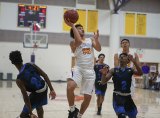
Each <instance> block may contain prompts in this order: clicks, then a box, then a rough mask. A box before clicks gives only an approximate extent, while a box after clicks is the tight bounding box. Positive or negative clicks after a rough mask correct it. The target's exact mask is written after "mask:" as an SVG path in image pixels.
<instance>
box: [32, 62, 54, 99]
mask: <svg viewBox="0 0 160 118" xmlns="http://www.w3.org/2000/svg"><path fill="white" fill-rule="evenodd" d="M33 66H34V67H35V68H36V70H37V72H38V73H39V74H40V75H41V76H42V77H43V78H44V80H45V81H46V82H47V85H48V86H49V89H50V94H49V97H51V99H55V97H56V92H55V91H54V89H53V86H52V84H51V81H50V80H49V78H48V75H47V74H46V73H45V72H44V71H43V70H42V69H40V68H39V67H38V66H37V65H35V64H33Z"/></svg>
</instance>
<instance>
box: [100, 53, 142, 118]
mask: <svg viewBox="0 0 160 118" xmlns="http://www.w3.org/2000/svg"><path fill="white" fill-rule="evenodd" d="M129 61H132V62H133V64H134V66H135V67H136V70H134V69H133V68H130V67H127V64H128V63H129ZM119 62H120V66H119V67H115V68H112V69H111V70H110V71H109V73H108V74H107V75H106V68H103V69H102V71H101V72H102V74H103V75H102V82H101V83H102V84H103V83H106V82H107V81H109V80H110V78H111V77H112V80H113V83H114V91H113V108H114V111H115V112H116V114H117V116H118V118H126V116H128V117H129V118H136V115H137V113H138V111H137V107H136V105H135V104H134V102H133V100H132V97H131V90H130V87H131V82H132V75H133V74H136V75H142V70H141V68H140V67H139V65H138V64H137V62H136V60H135V59H134V58H133V56H132V55H128V54H126V53H121V54H120V55H119Z"/></svg>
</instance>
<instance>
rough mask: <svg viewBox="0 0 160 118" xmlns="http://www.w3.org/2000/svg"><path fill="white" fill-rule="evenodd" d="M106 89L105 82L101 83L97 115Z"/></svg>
mask: <svg viewBox="0 0 160 118" xmlns="http://www.w3.org/2000/svg"><path fill="white" fill-rule="evenodd" d="M106 89H107V84H105V85H101V90H100V101H99V106H98V112H97V115H101V110H102V104H103V101H104V97H105V93H106Z"/></svg>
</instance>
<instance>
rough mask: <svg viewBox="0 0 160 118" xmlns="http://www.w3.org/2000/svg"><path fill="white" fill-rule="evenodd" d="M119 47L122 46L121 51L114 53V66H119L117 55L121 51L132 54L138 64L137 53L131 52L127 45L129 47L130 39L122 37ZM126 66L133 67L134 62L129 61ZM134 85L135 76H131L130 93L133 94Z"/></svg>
mask: <svg viewBox="0 0 160 118" xmlns="http://www.w3.org/2000/svg"><path fill="white" fill-rule="evenodd" d="M121 47H122V51H120V52H118V53H116V54H115V55H114V66H115V67H116V66H119V59H118V57H119V55H120V54H121V53H127V54H130V55H132V56H133V58H134V59H135V60H136V62H137V64H138V65H139V66H140V62H139V57H138V55H137V53H135V52H131V51H130V50H129V47H130V41H129V40H128V39H122V40H121ZM127 66H128V67H131V68H133V66H134V64H133V63H132V62H131V61H130V62H129V63H128V65H127ZM134 87H135V78H134V77H133V76H132V85H131V94H132V95H133V94H134Z"/></svg>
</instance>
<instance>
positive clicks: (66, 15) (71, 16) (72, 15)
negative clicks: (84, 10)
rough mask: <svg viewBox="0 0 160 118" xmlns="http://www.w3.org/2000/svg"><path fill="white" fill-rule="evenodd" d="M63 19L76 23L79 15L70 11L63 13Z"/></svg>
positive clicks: (74, 11)
mask: <svg viewBox="0 0 160 118" xmlns="http://www.w3.org/2000/svg"><path fill="white" fill-rule="evenodd" d="M63 18H64V19H69V21H70V22H71V23H76V22H77V20H78V18H79V15H78V12H77V11H76V10H73V9H71V10H67V11H65V13H64V16H63Z"/></svg>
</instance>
